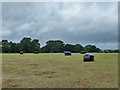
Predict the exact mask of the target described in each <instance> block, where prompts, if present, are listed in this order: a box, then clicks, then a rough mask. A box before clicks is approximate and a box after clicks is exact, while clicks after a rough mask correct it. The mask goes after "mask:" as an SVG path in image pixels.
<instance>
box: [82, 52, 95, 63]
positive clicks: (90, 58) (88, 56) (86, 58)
mask: <svg viewBox="0 0 120 90" xmlns="http://www.w3.org/2000/svg"><path fill="white" fill-rule="evenodd" d="M91 61H94V55H93V54H85V55H84V62H91Z"/></svg>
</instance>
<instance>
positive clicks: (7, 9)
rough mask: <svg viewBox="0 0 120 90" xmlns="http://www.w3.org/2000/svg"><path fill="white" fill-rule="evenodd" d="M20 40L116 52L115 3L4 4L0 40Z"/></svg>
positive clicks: (116, 19)
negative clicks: (27, 38) (81, 46)
mask: <svg viewBox="0 0 120 90" xmlns="http://www.w3.org/2000/svg"><path fill="white" fill-rule="evenodd" d="M23 37H30V38H32V39H39V41H40V44H41V46H44V45H45V44H46V41H48V40H62V41H63V42H64V43H65V44H66V43H69V44H81V45H83V46H85V45H88V44H91V45H96V46H97V47H99V48H101V49H117V48H118V3H117V2H111V3H110V2H76V3H73V2H4V3H2V39H7V40H9V41H13V42H20V40H21V39H22V38H23Z"/></svg>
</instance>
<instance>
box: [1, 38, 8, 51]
mask: <svg viewBox="0 0 120 90" xmlns="http://www.w3.org/2000/svg"><path fill="white" fill-rule="evenodd" d="M2 52H4V53H8V52H9V43H8V41H7V40H2Z"/></svg>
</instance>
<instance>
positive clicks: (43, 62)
mask: <svg viewBox="0 0 120 90" xmlns="http://www.w3.org/2000/svg"><path fill="white" fill-rule="evenodd" d="M83 55H84V54H83ZM83 55H81V54H79V53H74V54H73V53H72V56H65V55H64V54H62V53H56V54H55V53H40V54H23V55H20V54H2V60H3V61H2V77H3V79H2V87H3V88H11V87H12V88H117V87H118V54H117V53H111V54H110V53H95V54H94V55H95V61H94V62H93V63H84V62H83Z"/></svg>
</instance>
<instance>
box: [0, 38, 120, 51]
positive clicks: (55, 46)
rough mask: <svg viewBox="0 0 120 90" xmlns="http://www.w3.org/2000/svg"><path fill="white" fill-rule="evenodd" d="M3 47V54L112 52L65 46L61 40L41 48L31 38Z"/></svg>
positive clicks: (4, 42) (5, 42)
mask: <svg viewBox="0 0 120 90" xmlns="http://www.w3.org/2000/svg"><path fill="white" fill-rule="evenodd" d="M0 44H1V45H2V52H3V53H19V52H20V51H23V52H25V53H33V52H35V51H39V52H41V53H62V52H63V51H71V52H72V53H80V52H81V51H85V52H110V51H111V50H106V51H104V50H101V49H100V48H98V47H96V46H95V45H86V46H85V47H83V46H82V45H80V44H75V45H72V44H64V42H63V41H61V40H49V41H47V42H46V45H45V46H43V47H41V48H40V43H39V40H38V39H33V40H32V39H31V38H29V37H24V38H23V39H22V40H21V41H20V42H19V43H13V42H12V41H10V42H8V40H2V41H1V42H0ZM112 52H118V50H112Z"/></svg>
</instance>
